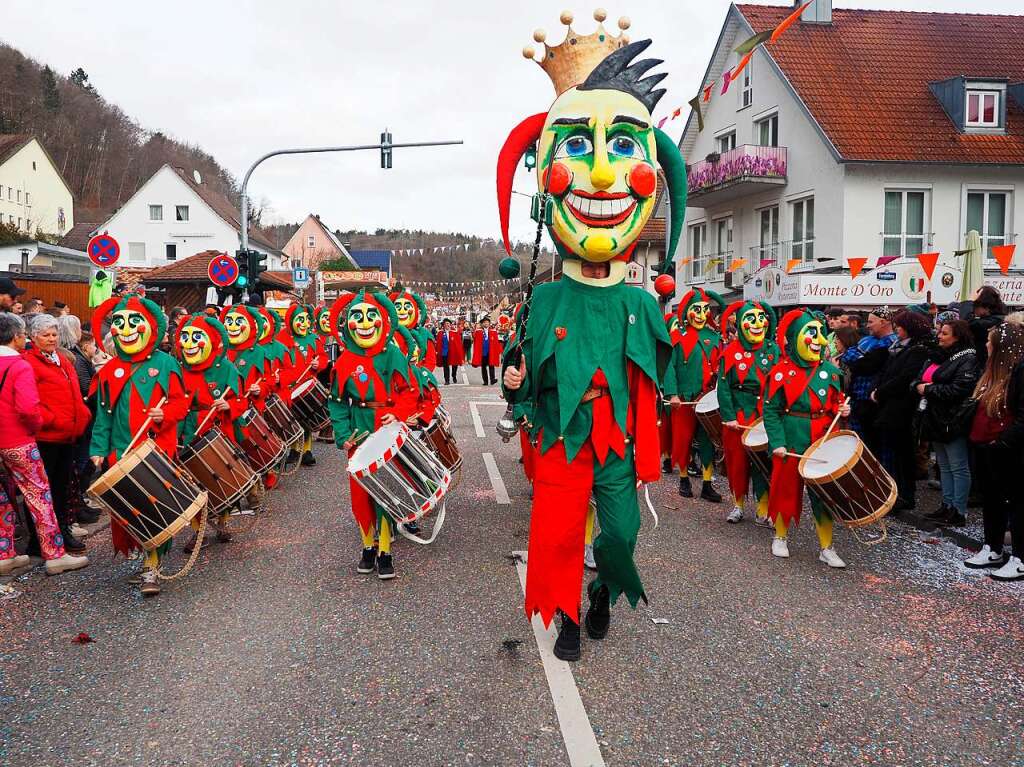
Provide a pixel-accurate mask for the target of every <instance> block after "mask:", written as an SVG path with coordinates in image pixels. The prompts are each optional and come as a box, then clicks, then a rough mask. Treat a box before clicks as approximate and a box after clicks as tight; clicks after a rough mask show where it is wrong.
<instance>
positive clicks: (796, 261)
mask: <svg viewBox="0 0 1024 767" xmlns="http://www.w3.org/2000/svg"><path fill="white" fill-rule="evenodd" d="M800 262H801V259H799V258H791V259H789V261H787V262H786V274H789V273H790V272H791V271H793V268H794V267H795V266H796V265H797V264H799V263H800Z"/></svg>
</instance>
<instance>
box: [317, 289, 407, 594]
mask: <svg viewBox="0 0 1024 767" xmlns="http://www.w3.org/2000/svg"><path fill="white" fill-rule="evenodd" d="M397 325H398V317H397V316H396V314H395V306H394V304H392V303H391V301H389V300H388V298H387V296H385V295H384V294H383V293H371V292H368V291H365V290H361V291H359V293H356V294H353V295H349V296H345V297H344V298H339V299H338V300H337V301H335V302H334V306H333V307H331V327H332V328H334V333H335V335H336V336H337V338H338V341H339V343H340V344H341V355H340V356H339V357H338V360H337V362H335V363H334V367H333V369H332V371H331V395H330V400H328V408H329V409H330V413H331V422H332V424H333V426H334V441H335V443H336V444H337V446H338V447H339V448H341V449H342V450H345V451H346V453H347V454H348V455H349V456H351V455H352V453H353V452H354V451H355V448H356V445H357V444H358V443H359V442H360V441H361V439H360V438H361V437H365V436H366V435H368V434H372V433H373V432H374V431H376V430H377V429H378V428H379V427H381V426H385V425H387V424H389V423H393V422H394V421H396V420H401V421H404V420H406V419H410V418H411V417H412V416H413V415H414V414H415V412H416V408H417V400H418V397H419V389H418V386H417V385H416V379H415V378H414V377H413V373H412V371H411V370H410V366H409V361H408V359H407V358H406V356H405V355H404V354H403V353H402V350H401V349H399V348H398V345H397V344H395V343H393V341H392V338H393V335H394V329H395V327H396V326H397ZM349 497H350V498H351V501H352V514H353V516H354V517H355V519H356V523H357V524H358V525H359V532H360V534H361V535H362V540H363V552H362V555H361V557H360V559H359V564H358V565H356V571H357V572H359V573H363V574H368V573H372V572H373V571H374V569H375V568H376V570H377V576H378V577H379V578H380V579H381V580H389V579H391V578H394V577H395V566H394V560H393V558H392V555H391V541H392V539H393V538H394V533H395V530H394V527H393V524H392V522H391V520H390V519H389V517H388V515H387V514H385V513H384V511H383V510H382V509H381V508H380V506H378V504H377V503H376V502H375V501H374V500H373V499H372V498H370V496H369V495H368V494H367V492H366V491H365V490H363V488H362V487H361V486H359V485H358V484H356V482H355V481H354V480H352V479H351V477H350V478H349ZM375 533H379V543H378V544H377V545H375V544H374V537H375V535H374V534H375Z"/></svg>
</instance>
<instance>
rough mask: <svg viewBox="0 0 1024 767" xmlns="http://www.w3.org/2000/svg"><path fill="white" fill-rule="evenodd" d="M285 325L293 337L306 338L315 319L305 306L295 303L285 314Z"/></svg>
mask: <svg viewBox="0 0 1024 767" xmlns="http://www.w3.org/2000/svg"><path fill="white" fill-rule="evenodd" d="M284 323H285V327H286V328H288V330H289V332H290V333H291V335H292V336H294V337H296V338H305V337H306V336H307V335H309V332H310V329H311V328H312V326H313V318H312V317H310V315H309V311H308V310H307V308H306V306H305V305H304V304H298V303H293V304H291V305H290V306H289V307H288V310H287V311H286V312H285V315H284Z"/></svg>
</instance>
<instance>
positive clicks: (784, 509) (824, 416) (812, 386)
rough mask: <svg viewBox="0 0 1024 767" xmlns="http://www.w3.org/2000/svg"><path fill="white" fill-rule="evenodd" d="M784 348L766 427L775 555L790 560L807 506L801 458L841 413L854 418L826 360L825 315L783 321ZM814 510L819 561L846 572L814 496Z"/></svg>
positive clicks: (828, 517) (799, 312)
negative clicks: (793, 534)
mask: <svg viewBox="0 0 1024 767" xmlns="http://www.w3.org/2000/svg"><path fill="white" fill-rule="evenodd" d="M778 344H779V346H780V347H781V349H782V359H781V361H780V362H779V363H778V364H777V365H775V366H774V367H773V368H772V369H771V370H770V371H769V373H768V385H767V388H766V389H765V394H764V426H765V431H767V433H768V447H769V449H770V450H771V451H772V479H771V490H770V491H769V494H768V516H769V517H770V518H771V520H772V523H773V524H774V525H775V539H774V540H773V541H772V554H774V555H775V556H777V557H788V556H789V545H788V541H787V537H786V536H787V533H788V532H789V529H790V528H791V527H794V526H795V525H796V524H797V523H798V522H799V521H800V510H801V509H802V507H803V495H804V493H803V490H804V483H803V480H802V479H801V477H800V472H799V470H798V466H799V463H800V456H801V455H803V453H805V452H806V451H807V448H809V447H810V446H811V445H812V444H813V443H814V442H815V441H817V440H818V439H820V438H821V437H823V436H824V435H825V432H826V431H828V428H829V426H830V425H831V423H832V421H833V418H834V417H835V416H836V415H837V414H841V415H843V416H844V417H845V416H849V414H850V405H849V403H847V402H845V401H844V398H843V396H842V387H843V375H842V373H841V372H840V370H839V368H837V367H836V366H835V365H833V364H832V363H831V362H829V361H827V360H826V359H825V354H826V350H827V348H828V339H827V338H826V337H825V324H824V317H823V316H821V315H819V314H817V313H814V312H810V311H807V310H804V309H794V310H793V311H790V312H787V313H786V315H785V316H784V317H783V318H782V320H781V321H780V322H779V330H778ZM811 510H812V512H813V514H814V526H815V528H816V530H817V532H818V543H819V544H820V545H821V554H820V555H819V559H820V560H821V561H822V562H824V563H825V564H827V565H828V566H829V567H835V568H842V567H846V564H845V563H844V562H843V560H842V559H840V558H839V555H838V554H836V552H835V549H833V548H832V514H831V512H830V511H829V509H828V507H827V506H825V504H823V503H822V502H821V501H820V500H819V499H818V497H817V496H816V495H813V494H812V495H811Z"/></svg>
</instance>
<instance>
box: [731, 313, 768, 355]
mask: <svg viewBox="0 0 1024 767" xmlns="http://www.w3.org/2000/svg"><path fill="white" fill-rule="evenodd" d="M769 326H770V323H769V320H768V312H766V311H765V310H764V309H763V308H762V307H760V306H753V307H751V308H749V309H747V310H746V311H745V312H742V313H741V314H740V318H739V330H740V335H742V336H743V339H744V340H745V341H746V342H747V343H746V344H745V345H747V346H749V347H750V348H757V347H759V346H761V344H763V343H764V339H765V336H767V334H768V329H769Z"/></svg>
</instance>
